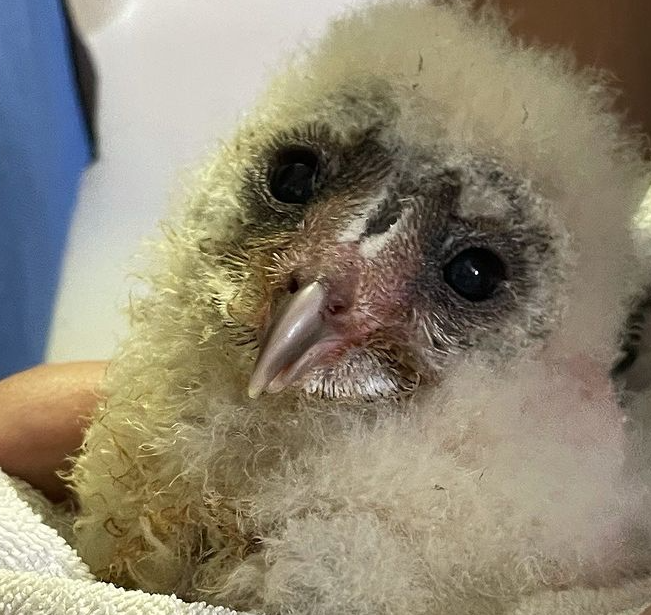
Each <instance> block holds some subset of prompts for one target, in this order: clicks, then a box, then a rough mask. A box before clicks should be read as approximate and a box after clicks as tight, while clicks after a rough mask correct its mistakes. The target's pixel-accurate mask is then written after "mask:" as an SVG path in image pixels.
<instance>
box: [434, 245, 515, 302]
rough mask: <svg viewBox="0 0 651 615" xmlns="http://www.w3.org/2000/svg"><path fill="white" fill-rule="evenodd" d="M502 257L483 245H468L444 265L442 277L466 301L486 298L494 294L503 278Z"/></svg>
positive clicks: (504, 273) (504, 272)
mask: <svg viewBox="0 0 651 615" xmlns="http://www.w3.org/2000/svg"><path fill="white" fill-rule="evenodd" d="M506 276H507V273H506V266H505V265H504V262H503V261H502V259H501V258H500V257H499V256H498V255H497V254H495V252H492V251H491V250H488V249H486V248H468V249H466V250H463V251H462V252H460V253H459V254H457V255H456V256H455V257H454V258H453V259H452V260H451V261H450V262H449V263H448V264H447V265H445V267H444V268H443V279H444V280H445V282H446V283H447V284H448V286H450V288H452V290H454V291H455V292H456V293H457V294H459V295H461V296H462V297H463V298H464V299H468V301H473V302H476V301H486V300H487V299H490V298H491V297H493V295H494V294H495V293H496V291H497V289H498V288H499V286H500V284H501V283H502V282H503V281H504V280H505V279H506Z"/></svg>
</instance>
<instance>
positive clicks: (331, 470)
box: [72, 2, 650, 615]
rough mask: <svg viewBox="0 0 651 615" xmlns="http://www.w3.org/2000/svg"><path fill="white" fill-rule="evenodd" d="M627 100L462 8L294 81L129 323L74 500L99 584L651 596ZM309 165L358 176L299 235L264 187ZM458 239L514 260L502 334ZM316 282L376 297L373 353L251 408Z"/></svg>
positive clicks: (233, 155) (341, 595) (260, 117)
mask: <svg viewBox="0 0 651 615" xmlns="http://www.w3.org/2000/svg"><path fill="white" fill-rule="evenodd" d="M611 99H612V96H611V93H610V92H609V90H608V89H607V88H606V87H605V85H604V84H603V83H601V82H600V81H599V80H598V77H597V76H595V75H593V74H588V73H583V72H578V71H577V70H576V69H575V68H574V66H573V64H572V62H571V61H570V59H569V58H568V57H566V56H563V55H559V54H549V53H545V52H541V51H540V50H538V49H531V48H527V47H525V46H523V45H522V44H521V43H518V42H514V41H512V40H511V39H510V38H509V36H508V35H507V32H506V30H505V28H504V26H503V25H502V23H501V22H500V21H499V19H498V18H497V17H496V16H495V15H494V14H493V13H492V12H490V11H483V12H479V13H473V12H471V11H470V10H469V9H468V7H467V6H466V5H465V4H463V3H458V2H451V3H440V4H439V3H431V4H420V3H418V4H409V3H391V4H389V3H386V4H384V3H381V4H378V5H377V6H375V7H372V8H370V9H367V10H365V11H363V12H359V13H354V14H351V15H349V16H347V17H346V18H345V19H343V20H340V21H338V22H337V23H335V24H334V25H333V26H332V28H331V30H330V32H329V34H328V35H327V37H326V38H325V39H324V40H323V41H322V42H321V43H320V45H319V46H318V47H317V48H316V50H314V51H311V52H306V53H305V54H304V55H303V56H301V57H299V58H297V59H295V60H294V61H293V63H292V64H291V66H289V67H288V68H287V70H286V71H285V72H284V73H282V74H281V75H280V76H279V77H277V78H276V79H275V80H274V82H273V83H272V86H271V88H270V90H269V92H268V94H267V95H266V97H264V99H263V100H262V101H261V103H260V105H259V107H258V108H257V110H256V111H255V112H254V113H252V114H251V116H250V117H249V118H248V119H247V120H246V122H245V123H244V124H243V126H242V127H241V128H240V130H239V131H238V133H237V134H236V135H235V137H234V139H233V141H232V142H231V143H230V144H228V145H226V146H224V147H223V148H222V150H221V151H220V153H219V154H218V155H217V156H216V157H215V159H214V160H213V161H211V162H210V163H208V164H207V165H206V167H205V168H204V169H203V171H202V173H201V174H200V177H199V179H198V183H197V186H196V188H195V189H194V191H193V193H192V196H191V198H190V199H189V201H188V203H187V204H186V205H185V207H184V209H183V210H182V211H181V212H180V213H179V214H177V216H176V218H175V220H174V221H173V222H172V223H170V225H169V227H168V230H167V233H166V240H165V241H164V242H163V243H162V244H161V246H160V249H159V250H158V252H157V254H156V263H155V265H153V266H152V270H151V272H150V274H149V280H150V282H151V284H150V286H151V288H150V291H149V292H148V293H147V294H146V295H145V296H144V297H143V298H140V299H137V300H134V302H133V305H132V315H133V333H132V336H131V338H130V339H129V340H128V341H127V342H126V343H125V345H124V347H123V349H122V351H121V353H120V355H119V356H118V357H117V358H116V360H115V361H114V362H113V363H112V365H111V367H110V369H109V374H108V378H107V382H106V389H107V393H108V400H107V402H106V405H105V407H104V408H103V409H102V410H101V412H100V414H99V416H98V418H97V419H96V421H95V422H94V424H93V425H92V426H91V428H90V429H89V432H88V435H87V438H86V442H85V445H84V450H83V454H82V455H81V457H80V458H79V461H78V463H77V465H76V467H75V469H74V473H73V477H72V478H73V481H74V486H75V490H76V492H77V494H78V496H79V500H80V507H81V510H80V515H79V518H78V521H77V524H76V536H77V547H78V549H79V550H80V552H81V554H82V556H83V557H84V558H85V559H86V560H87V561H88V563H89V564H90V565H91V567H92V569H93V570H94V571H95V572H97V573H98V574H100V575H101V576H103V577H104V578H107V579H110V580H113V581H115V582H118V583H122V584H125V585H136V586H139V587H142V588H145V589H148V590H153V591H161V592H175V593H177V594H179V595H182V596H184V597H187V598H190V599H195V598H196V599H204V600H206V599H207V600H209V601H210V602H213V603H216V604H217V603H220V604H225V605H229V606H233V607H236V608H240V609H247V610H259V611H265V612H267V613H301V614H302V613H310V614H321V613H323V614H324V615H325V614H326V613H327V614H332V613H347V614H360V615H362V614H368V615H371V614H373V615H375V614H378V613H399V612H404V613H406V612H409V613H412V614H414V615H416V614H419V613H422V614H423V615H425V614H427V615H438V614H446V615H456V614H459V615H460V614H464V615H465V614H473V613H476V614H482V615H486V614H489V613H507V612H511V609H516V607H517V605H518V604H519V603H520V601H521V600H522V599H524V598H526V597H527V596H530V595H534V594H536V593H537V592H541V591H544V590H550V589H551V590H560V589H564V588H567V587H579V586H583V585H586V586H601V585H605V586H615V587H617V586H619V585H620V584H621V583H623V582H624V581H625V580H627V579H629V578H630V577H631V576H634V575H636V574H641V573H645V572H646V571H647V569H648V565H649V563H650V562H649V561H647V559H648V558H647V557H646V556H647V553H646V552H645V550H644V549H643V548H640V546H644V540H643V539H642V538H641V537H644V536H645V533H646V531H647V530H648V527H646V525H645V522H643V521H642V519H641V516H640V515H639V511H640V510H641V506H642V505H643V495H644V493H643V492H644V489H643V488H642V487H641V483H640V482H639V481H641V480H642V479H641V477H640V476H639V475H638V474H635V475H633V474H632V473H631V472H628V473H627V471H626V468H627V466H626V463H627V452H628V448H629V445H628V444H627V439H626V434H625V433H624V429H623V421H622V416H623V415H622V411H621V410H620V408H619V407H618V405H617V403H616V401H615V394H614V392H613V391H612V389H611V386H610V384H609V380H608V373H609V369H610V366H611V365H612V363H613V362H614V361H615V360H616V358H617V348H618V343H619V338H620V335H621V328H622V326H623V323H624V322H625V317H626V311H627V310H628V309H629V307H630V301H631V298H632V297H633V296H634V295H635V293H636V292H637V291H638V289H639V288H640V287H641V281H642V280H641V279H640V277H639V273H638V272H639V268H638V267H637V266H632V263H633V262H635V258H636V257H635V255H634V254H635V246H634V245H633V241H634V237H633V234H632V232H631V226H632V223H631V221H632V219H633V216H634V214H635V211H636V207H637V204H638V203H640V202H641V200H642V195H643V194H644V190H645V188H646V187H647V186H648V183H649V176H648V169H647V168H646V166H645V164H644V163H643V161H642V158H641V156H640V154H639V149H638V142H637V140H636V139H635V138H633V137H632V136H631V135H630V134H629V133H627V132H626V131H625V130H623V129H622V128H621V126H620V122H619V119H618V118H617V117H616V116H615V115H614V114H613V113H612V112H611ZM297 139H300V140H301V141H302V142H305V141H307V142H309V143H311V144H316V146H317V147H319V148H321V149H324V150H327V151H337V152H338V153H337V155H336V160H337V164H335V163H332V164H331V165H330V167H328V173H329V175H328V177H330V178H331V181H332V182H334V183H333V184H331V185H334V186H336V187H335V188H332V190H331V192H330V193H327V192H326V193H325V196H323V197H322V198H321V199H320V200H319V201H318V202H315V203H314V204H313V205H311V206H310V207H311V209H309V210H308V211H307V213H304V214H303V213H301V214H300V215H299V214H297V212H296V211H295V210H291V209H282V208H281V209H279V208H274V207H270V206H269V198H268V195H266V194H265V188H264V186H263V184H264V181H266V177H267V175H266V174H265V171H264V169H265V164H266V160H267V159H268V158H267V156H268V151H269V150H270V149H273V148H274V147H276V145H275V144H279V145H282V144H283V142H285V141H287V140H297ZM333 158H335V156H334V154H333ZM501 178H506V179H505V180H504V181H505V182H506V184H504V185H502V184H501V183H500V182H501V181H502V179H501ZM337 182H339V183H337ZM450 186H453V187H454V188H449V187H450ZM392 194H393V195H394V196H391V195H392ZM395 194H397V196H395ZM387 195H389V196H387ZM447 201H450V203H452V202H453V201H454V203H457V202H458V207H459V208H458V210H456V209H454V208H453V209H452V210H450V211H453V212H454V216H451V218H454V219H455V222H451V221H450V220H451V218H450V219H448V218H445V217H443V213H441V212H447V211H448V210H446V209H445V207H453V205H452V204H448V205H446V202H447ZM387 203H389V204H391V203H399V204H400V207H401V208H403V209H404V212H405V213H402V214H400V215H398V216H396V212H395V211H394V209H392V208H391V207H388V206H387V207H388V208H387V207H385V205H382V204H387ZM383 207H384V209H383ZM454 207H456V205H454ZM401 211H402V209H401ZM382 212H384V213H382ZM303 215H304V217H301V216H303ZM446 215H447V214H446ZM373 216H375V218H373ZM383 216H384V217H383ZM437 216H438V217H437ZM458 220H462V222H463V224H462V225H461V226H462V227H463V228H465V229H469V230H467V240H468V241H469V242H472V241H477V240H478V238H483V239H485V238H486V237H487V236H491V235H490V233H493V234H495V236H497V235H499V236H500V237H501V238H502V239H500V240H499V241H501V242H502V243H501V244H500V248H501V249H502V250H503V251H504V252H505V253H507V254H508V255H509V257H510V265H511V267H512V269H513V272H514V273H512V277H511V282H510V285H509V286H507V289H506V291H509V292H506V291H505V294H504V297H503V298H502V299H500V301H499V302H496V303H494V304H491V307H490V308H485V309H479V308H477V307H469V306H468V305H465V304H462V303H460V302H458V301H457V302H455V300H453V299H450V298H449V297H448V296H447V295H445V296H444V295H443V294H441V293H440V292H439V290H438V289H439V285H440V283H441V282H440V279H439V278H440V276H439V274H438V273H437V272H438V269H439V268H438V267H437V266H436V263H438V262H439V260H440V259H441V258H443V257H442V252H441V251H440V250H442V248H440V246H441V245H447V244H446V241H447V242H448V243H450V242H457V243H459V242H461V241H463V237H461V235H462V233H461V231H460V230H459V227H458V226H457V227H455V226H454V224H461V223H459V222H458ZM478 221H479V222H478ZM463 225H465V226H463ZM473 225H475V226H473ZM478 225H479V226H478ZM441 228H443V229H447V230H446V233H447V236H441V234H440V233H439V231H440V229H441ZM453 228H454V229H456V230H454V231H453V230H450V229H453ZM365 229H366V230H365ZM495 229H497V230H495ZM441 232H442V231H441ZM437 233H439V234H437ZM641 237H642V239H641V241H644V235H641ZM483 239H482V240H483ZM496 241H497V240H496ZM351 246H352V247H351ZM432 246H434V247H432ZM347 250H354V254H353V255H351V254H352V253H350V252H348V251H347ZM442 264H443V263H442V262H441V263H440V265H441V266H442ZM296 271H300V272H301V275H302V276H303V277H304V278H306V279H307V280H308V281H309V279H312V278H314V277H315V276H316V277H318V276H324V277H325V278H327V279H337V280H338V281H339V283H340V284H343V282H342V281H348V282H349V283H350V284H351V285H354V286H355V288H356V289H357V295H356V302H357V303H356V306H357V307H359V310H358V311H357V312H355V313H354V314H353V315H352V316H350V319H351V321H352V322H354V323H355V331H354V334H355V335H357V334H359V337H358V338H354V339H355V341H354V349H353V350H351V351H350V352H348V354H344V355H341V356H339V357H337V358H336V359H333V360H331V361H330V362H329V363H327V364H326V365H324V366H320V367H318V368H316V369H315V370H313V372H311V375H309V376H307V377H306V378H304V379H303V380H302V381H300V383H299V385H300V386H296V387H294V388H289V389H286V390H285V391H283V392H281V393H277V394H274V395H263V396H262V397H260V398H259V399H257V400H251V399H249V398H248V397H247V395H246V388H247V381H248V379H249V377H250V374H251V371H252V368H253V359H254V357H255V352H254V350H255V349H254V348H252V345H254V344H255V340H256V336H257V335H258V334H259V332H260V330H261V329H262V328H263V327H264V322H265V318H266V317H267V315H268V314H267V312H265V309H266V308H265V306H268V305H269V302H270V301H272V298H273V297H275V296H276V294H277V293H278V292H280V291H279V289H282V288H283V285H284V284H286V283H287V279H288V277H291V276H292V275H295V274H294V272H296ZM424 272H425V273H424ZM310 276H311V277H310ZM437 276H438V277H437ZM441 292H442V291H441ZM387 298H388V299H387ZM360 306H361V307H360ZM359 331H363V333H359ZM350 335H351V336H352V335H353V333H350ZM351 339H353V338H352V337H351ZM622 606H626V604H625V601H624V604H623V605H622ZM513 612H515V610H513ZM523 612H524V611H523Z"/></svg>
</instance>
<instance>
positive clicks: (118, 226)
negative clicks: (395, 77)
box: [48, 0, 368, 361]
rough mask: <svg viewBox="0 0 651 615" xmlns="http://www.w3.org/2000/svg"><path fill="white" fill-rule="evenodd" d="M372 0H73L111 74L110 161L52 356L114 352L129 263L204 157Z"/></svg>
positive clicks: (106, 119) (103, 80) (74, 242)
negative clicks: (295, 60)
mask: <svg viewBox="0 0 651 615" xmlns="http://www.w3.org/2000/svg"><path fill="white" fill-rule="evenodd" d="M366 1H368V0H156V2H153V1H152V0H70V4H71V7H72V9H73V12H74V14H75V17H76V20H77V22H78V24H79V26H80V29H81V32H82V34H83V35H84V36H85V39H86V41H87V43H88V46H89V48H90V51H91V53H92V55H93V57H94V60H95V64H96V67H97V69H98V72H99V77H100V82H99V86H100V89H99V102H100V106H99V114H98V120H99V121H98V126H99V136H100V158H99V161H98V162H97V163H96V164H95V165H94V166H93V167H92V168H90V169H89V170H88V172H87V173H86V176H85V177H84V179H83V182H82V186H81V190H80V197H79V203H78V205H77V209H76V213H75V216H74V219H73V224H72V228H71V232H70V238H69V241H68V248H67V253H66V255H65V260H64V269H63V274H62V278H61V283H60V289H59V297H58V301H57V305H56V310H55V314H54V320H53V324H52V329H51V334H50V342H49V351H48V360H50V361H67V360H84V359H102V358H107V357H110V356H111V354H112V353H113V351H114V349H115V346H116V343H117V341H118V340H119V339H120V338H121V337H123V336H124V334H125V333H126V330H127V326H126V319H125V317H124V316H123V314H122V309H123V306H125V305H126V303H127V299H128V290H129V284H130V283H132V282H129V281H128V280H127V278H126V273H127V272H128V271H130V270H131V269H133V266H131V267H130V266H129V262H130V257H131V256H132V255H133V254H134V253H136V252H137V251H138V249H139V247H140V245H141V241H142V238H143V237H146V236H152V234H153V233H154V232H155V230H156V224H157V221H158V220H159V219H160V218H162V217H163V216H164V215H165V211H166V207H167V204H168V203H169V201H170V197H171V194H172V193H173V191H174V188H175V186H177V184H178V178H179V175H180V174H181V171H182V170H183V169H184V168H188V167H192V166H194V165H196V164H198V162H199V161H200V160H201V158H202V157H203V156H204V155H205V154H206V152H207V151H208V150H209V149H211V148H214V147H215V146H216V144H217V142H218V140H219V139H220V138H224V137H227V136H228V135H229V133H230V132H231V131H232V129H233V127H234V125H235V123H236V122H237V120H238V118H239V117H241V115H242V113H243V112H244V111H246V109H247V108H248V107H249V106H250V105H251V103H252V101H253V100H254V99H255V96H256V94H257V93H258V92H260V90H261V89H262V88H263V87H264V84H265V81H266V78H267V77H268V75H269V74H270V73H271V72H272V71H273V69H274V66H275V65H276V64H277V63H278V61H279V60H280V59H281V58H282V56H283V54H285V53H287V52H288V51H291V50H292V49H294V48H295V47H296V46H297V44H299V43H301V42H304V41H305V40H306V39H307V38H313V37H315V36H318V34H319V33H320V32H322V30H323V28H324V26H325V24H326V23H327V21H328V20H329V19H330V18H331V17H332V16H333V15H335V14H337V13H339V12H341V11H342V10H344V8H345V7H347V6H351V5H355V4H361V3H363V2H366Z"/></svg>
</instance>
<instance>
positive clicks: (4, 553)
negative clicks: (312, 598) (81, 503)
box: [0, 471, 236, 615]
mask: <svg viewBox="0 0 651 615" xmlns="http://www.w3.org/2000/svg"><path fill="white" fill-rule="evenodd" d="M44 521H47V523H49V525H48V524H47V523H45V522H44ZM53 526H56V527H58V528H59V532H57V530H55V529H54V527H53ZM60 532H61V533H64V534H65V525H64V523H63V522H62V519H61V517H60V516H59V517H57V511H56V509H54V508H52V507H49V505H48V504H47V502H46V500H45V499H44V498H43V497H42V496H40V495H39V494H38V493H37V492H35V491H34V490H31V489H29V488H28V487H27V486H26V485H24V484H22V483H19V482H17V481H15V480H13V479H11V478H9V477H8V476H7V475H6V474H3V473H2V472H1V471H0V613H2V615H109V614H110V615H114V614H115V615H117V614H118V613H119V614H125V615H145V614H146V615H153V614H156V615H167V614H172V613H175V614H183V615H236V614H235V613H234V612H233V611H230V610H228V609H224V608H222V607H214V606H207V605H206V604H205V603H203V602H201V603H195V604H186V603H184V602H182V601H181V600H179V599H178V598H176V597H174V596H156V595H152V594H146V593H144V592H141V591H127V590H124V589H121V588H118V587H115V586H114V585H109V584H107V583H102V582H99V581H96V580H95V579H94V578H93V575H91V573H90V572H89V570H88V567H87V566H86V564H84V563H83V562H82V561H81V560H80V559H79V557H78V556H77V554H76V553H75V552H74V551H73V549H72V548H71V547H70V546H69V545H68V543H67V542H66V541H65V540H64V539H63V538H62V537H61V535H60Z"/></svg>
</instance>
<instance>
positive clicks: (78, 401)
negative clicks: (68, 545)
mask: <svg viewBox="0 0 651 615" xmlns="http://www.w3.org/2000/svg"><path fill="white" fill-rule="evenodd" d="M105 370H106V363H104V362H102V361H94V362H84V363H62V364H46V365H39V366H37V367H34V368H32V369H29V370H27V371H24V372H21V373H18V374H15V375H13V376H10V377H9V378H6V379H4V380H1V381H0V468H2V470H3V471H4V472H6V473H7V474H10V475H12V476H17V477H18V478H22V479H23V480H25V481H27V482H28V483H30V484H31V485H32V486H34V487H36V488H37V489H40V490H41V491H42V492H43V493H44V494H45V495H46V496H47V497H48V498H50V499H51V500H54V501H60V500H63V499H65V497H66V495H67V491H66V487H65V485H64V483H63V481H62V480H61V479H60V478H59V476H58V475H57V472H58V471H59V470H65V469H67V467H68V462H67V458H68V457H69V456H70V455H72V454H74V452H75V450H76V449H78V448H79V446H80V445H81V443H82V440H83V433H84V429H85V427H86V425H87V423H88V420H89V419H90V417H91V416H92V415H93V413H94V411H95V408H96V406H97V403H98V401H99V400H100V399H101V394H100V393H99V392H98V387H99V383H100V381H101V379H102V377H103V375H104V371H105Z"/></svg>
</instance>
